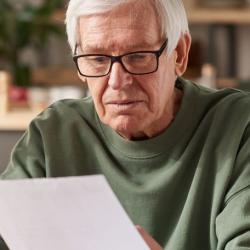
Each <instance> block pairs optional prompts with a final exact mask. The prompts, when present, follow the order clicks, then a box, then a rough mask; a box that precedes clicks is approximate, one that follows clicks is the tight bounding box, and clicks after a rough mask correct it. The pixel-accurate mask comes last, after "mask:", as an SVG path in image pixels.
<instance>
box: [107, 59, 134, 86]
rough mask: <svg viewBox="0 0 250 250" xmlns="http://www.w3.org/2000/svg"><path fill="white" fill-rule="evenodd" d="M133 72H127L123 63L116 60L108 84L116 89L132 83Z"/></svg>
mask: <svg viewBox="0 0 250 250" xmlns="http://www.w3.org/2000/svg"><path fill="white" fill-rule="evenodd" d="M132 81H133V79H132V76H131V74H129V73H128V72H126V71H125V70H124V68H123V66H122V65H121V63H118V62H115V63H113V65H112V68H111V71H110V75H109V81H108V85H109V86H110V87H111V88H112V89H114V90H119V89H121V88H124V87H125V86H127V85H130V84H131V83H132Z"/></svg>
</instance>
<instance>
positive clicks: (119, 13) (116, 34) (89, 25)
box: [78, 0, 160, 44]
mask: <svg viewBox="0 0 250 250" xmlns="http://www.w3.org/2000/svg"><path fill="white" fill-rule="evenodd" d="M159 26H160V25H159V22H158V18H157V16H156V11H155V9H154V6H153V4H152V3H150V1H146V0H140V1H134V2H130V3H126V4H122V5H119V6H117V7H115V8H113V9H111V10H110V11H108V12H105V13H99V14H95V15H89V16H82V17H80V19H79V22H78V35H79V38H80V41H79V42H80V43H83V42H84V44H85V43H86V42H87V43H88V42H92V43H93V40H95V39H96V40H98V41H100V40H101V41H104V40H106V39H108V37H109V38H110V37H113V38H114V40H116V39H117V40H119V38H121V37H122V38H123V39H124V37H125V36H126V38H127V42H128V41H130V42H131V40H136V39H137V38H138V39H139V40H140V39H141V40H143V39H144V40H145V42H148V43H150V42H151V43H153V42H155V41H158V40H159V39H160V38H159V36H160V28H159ZM89 40H92V41H89ZM151 40H152V41H151ZM134 42H136V41H134Z"/></svg>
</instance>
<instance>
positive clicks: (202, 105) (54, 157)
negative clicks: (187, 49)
mask: <svg viewBox="0 0 250 250" xmlns="http://www.w3.org/2000/svg"><path fill="white" fill-rule="evenodd" d="M176 87H178V88H180V89H182V90H183V92H184V97H183V100H182V103H181V107H180V110H179V112H178V113H177V116H176V117H175V120H174V121H173V122H172V123H171V125H170V127H168V129H167V130H166V131H165V132H163V133H162V134H161V135H159V136H157V137H154V138H152V139H148V140H144V141H128V140H125V139H123V138H122V137H120V136H119V135H118V134H117V133H115V132H114V131H113V130H112V129H111V128H109V127H107V126H105V125H104V124H102V123H101V122H100V120H99V118H98V116H97V114H96V112H95V109H94V106H93V101H92V99H91V97H89V98H85V99H81V100H64V101H59V102H57V103H55V104H54V105H52V106H51V107H50V108H48V109H47V110H45V111H44V112H43V113H41V114H40V115H39V116H38V117H37V118H35V119H34V120H33V121H32V123H31V124H30V126H29V128H28V130H27V131H26V132H25V134H24V136H23V137H22V138H21V139H20V141H19V142H18V143H17V145H16V146H15V148H14V150H13V152H12V155H11V161H10V163H9V166H8V168H7V170H6V171H5V172H4V173H3V174H2V176H1V179H17V178H37V177H59V176H78V175H90V174H99V173H101V174H104V175H105V176H106V178H107V180H108V182H109V183H110V185H111V187H112V189H113V190H114V192H115V193H116V195H117V197H118V198H119V200H120V202H121V203H122V205H123V206H124V208H125V210H126V211H127V213H128V215H129V216H130V218H131V219H132V221H133V222H134V223H135V224H139V225H141V226H143V227H144V228H145V229H146V230H147V231H148V232H149V233H150V234H151V235H152V236H153V237H154V238H155V239H156V240H157V241H158V242H159V243H160V244H161V245H162V246H163V248H164V249H168V250H222V249H226V250H229V249H232V250H243V249H244V250H246V249H250V150H249V149H250V127H249V122H250V95H249V94H248V93H244V92H240V91H238V90H233V89H226V90H220V91H214V90H210V89H206V88H204V87H200V86H198V85H196V84H194V83H192V82H189V81H185V80H183V79H179V80H178V82H177V84H176ZM118 226H119V225H118ZM0 249H1V250H2V249H5V248H4V247H2V248H0ZM83 249H84V247H83ZM105 250H108V249H105Z"/></svg>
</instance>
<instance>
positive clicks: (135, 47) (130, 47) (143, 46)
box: [82, 42, 155, 53]
mask: <svg viewBox="0 0 250 250" xmlns="http://www.w3.org/2000/svg"><path fill="white" fill-rule="evenodd" d="M153 46H155V44H152V43H149V42H140V43H134V44H126V43H124V46H123V47H121V48H122V49H124V51H128V52H129V51H139V50H142V51H143V50H152V48H153ZM115 47H116V46H115V45H110V46H108V47H104V46H102V45H101V44H100V45H97V44H95V45H90V44H86V45H83V46H82V50H83V51H84V52H90V53H91V52H110V51H112V49H114V48H115Z"/></svg>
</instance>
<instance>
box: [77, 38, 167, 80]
mask: <svg viewBox="0 0 250 250" xmlns="http://www.w3.org/2000/svg"><path fill="white" fill-rule="evenodd" d="M167 44H168V39H166V40H165V41H164V43H163V44H162V46H161V47H160V49H159V50H144V51H134V52H129V53H126V54H122V55H119V56H111V55H105V54H84V55H76V50H77V46H78V45H77V44H76V46H75V51H74V55H73V61H74V62H75V64H76V67H77V70H78V72H79V73H80V75H81V76H84V77H103V76H107V75H108V74H109V73H110V72H111V70H112V66H113V64H114V63H115V62H118V63H120V64H121V65H122V68H123V69H124V70H125V71H126V72H127V73H129V74H132V75H147V74H152V73H154V72H156V71H157V70H158V68H159V58H160V56H161V55H162V53H163V51H164V49H165V48H166V47H167ZM135 53H151V54H155V56H156V62H157V65H156V68H155V70H152V71H150V72H147V73H132V72H130V71H129V70H127V68H126V67H125V66H124V64H123V62H122V57H124V56H128V55H131V54H135ZM86 56H106V57H109V58H110V59H111V64H110V67H109V71H108V72H107V73H106V74H103V75H98V76H90V75H85V74H82V72H81V70H80V68H79V66H78V59H79V58H81V57H86Z"/></svg>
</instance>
